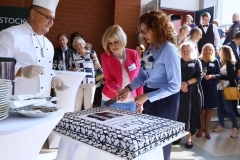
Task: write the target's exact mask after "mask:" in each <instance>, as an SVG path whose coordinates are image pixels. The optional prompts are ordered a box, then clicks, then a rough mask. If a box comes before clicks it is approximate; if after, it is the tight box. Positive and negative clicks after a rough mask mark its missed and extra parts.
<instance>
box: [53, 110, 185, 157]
mask: <svg viewBox="0 0 240 160" xmlns="http://www.w3.org/2000/svg"><path fill="white" fill-rule="evenodd" d="M54 131H55V132H56V133H57V134H59V135H61V136H62V138H61V141H60V145H59V148H58V155H57V160H65V159H68V160H80V159H81V160H95V159H98V160H105V159H111V160H112V159H113V160H121V159H127V160H161V159H163V153H162V147H163V146H165V145H167V144H170V143H172V142H173V141H175V140H177V139H179V138H181V137H183V136H185V135H186V134H187V132H185V124H184V123H181V122H176V121H171V120H168V119H163V118H159V117H155V116H150V115H145V114H136V113H134V112H129V111H125V110H121V109H116V108H111V107H99V108H94V109H89V110H84V111H77V112H72V113H65V114H64V117H63V118H62V119H61V121H60V122H59V123H58V125H56V127H55V128H54Z"/></svg>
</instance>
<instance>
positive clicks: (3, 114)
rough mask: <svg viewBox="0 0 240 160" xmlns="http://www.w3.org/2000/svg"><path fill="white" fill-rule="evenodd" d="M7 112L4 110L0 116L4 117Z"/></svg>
mask: <svg viewBox="0 0 240 160" xmlns="http://www.w3.org/2000/svg"><path fill="white" fill-rule="evenodd" d="M7 114H8V111H7V112H4V113H0V117H4V116H6V115H7Z"/></svg>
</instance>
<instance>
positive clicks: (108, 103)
mask: <svg viewBox="0 0 240 160" xmlns="http://www.w3.org/2000/svg"><path fill="white" fill-rule="evenodd" d="M116 102H117V98H116V97H115V98H111V99H109V100H107V101H105V102H104V104H103V105H104V106H109V105H111V104H113V103H116Z"/></svg>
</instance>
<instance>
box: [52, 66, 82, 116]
mask: <svg viewBox="0 0 240 160" xmlns="http://www.w3.org/2000/svg"><path fill="white" fill-rule="evenodd" d="M56 74H57V77H58V78H60V79H61V80H62V81H63V82H64V84H65V85H67V86H68V87H69V89H67V90H65V91H63V92H57V93H56V95H57V97H59V98H60V99H59V100H57V104H59V105H60V106H62V107H63V110H64V112H73V111H74V105H75V99H76V94H77V91H78V87H79V86H80V84H81V82H82V80H83V79H84V78H85V76H86V73H85V72H72V71H56Z"/></svg>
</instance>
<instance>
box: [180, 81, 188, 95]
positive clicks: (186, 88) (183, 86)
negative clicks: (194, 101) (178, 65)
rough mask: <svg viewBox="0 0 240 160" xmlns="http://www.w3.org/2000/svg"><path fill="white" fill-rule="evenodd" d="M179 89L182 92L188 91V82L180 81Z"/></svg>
mask: <svg viewBox="0 0 240 160" xmlns="http://www.w3.org/2000/svg"><path fill="white" fill-rule="evenodd" d="M181 90H182V91H183V92H184V93H186V92H188V84H187V82H182V83H181Z"/></svg>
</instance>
